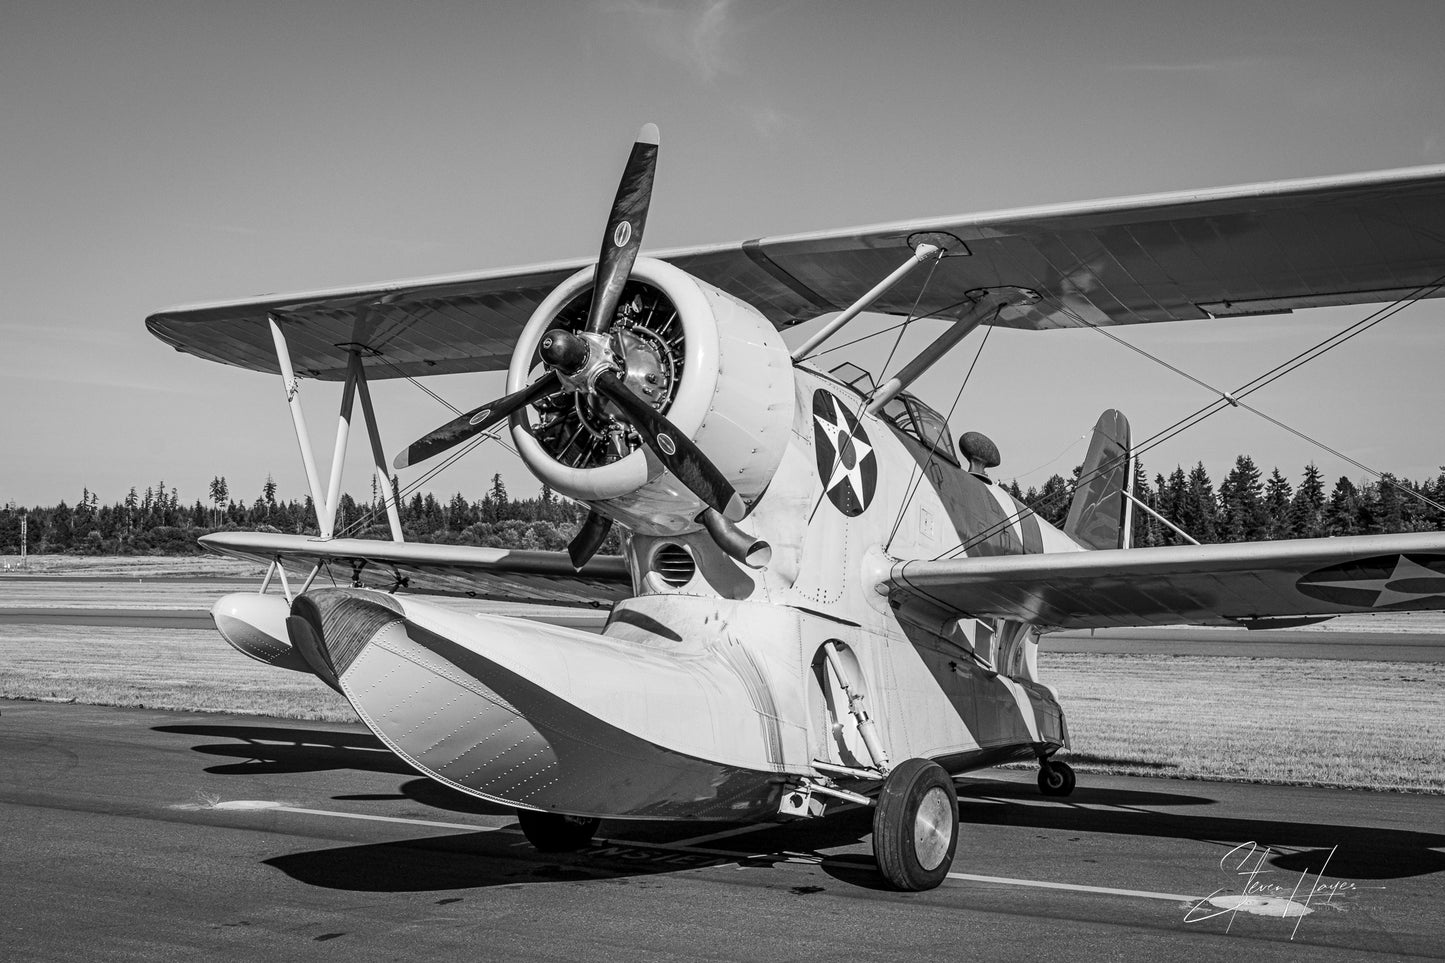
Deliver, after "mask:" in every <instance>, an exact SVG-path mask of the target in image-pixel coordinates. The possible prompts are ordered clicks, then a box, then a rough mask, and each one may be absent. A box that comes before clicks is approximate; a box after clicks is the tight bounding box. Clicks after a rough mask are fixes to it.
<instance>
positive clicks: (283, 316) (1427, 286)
mask: <svg viewBox="0 0 1445 963" xmlns="http://www.w3.org/2000/svg"><path fill="white" fill-rule="evenodd" d="M930 233H943V234H948V235H952V236H954V237H956V238H958V239H959V240H960V241H962V246H961V247H958V248H956V249H954V251H953V254H952V256H950V257H947V258H944V259H943V260H942V261H941V262H939V263H938V265H937V267H936V269H934V270H933V271H932V274H931V276H929V275H930V272H929V271H928V270H920V271H916V272H914V274H913V275H912V276H910V277H909V278H908V279H907V280H905V281H904V282H903V283H901V284H899V285H897V286H896V287H895V288H893V289H892V290H890V291H889V292H888V293H887V294H886V295H884V297H883V298H882V299H881V300H879V301H878V302H877V303H875V304H874V306H873V308H872V310H875V311H879V312H883V313H891V314H907V313H909V312H910V311H911V310H913V309H914V307H915V304H916V305H917V308H918V310H919V311H920V313H922V314H925V315H927V314H936V315H938V316H941V317H951V316H953V315H955V314H957V313H958V311H959V310H961V307H962V305H963V304H964V303H965V302H966V299H965V295H966V292H968V291H971V290H973V289H975V288H980V287H994V286H1004V285H1012V286H1019V287H1027V288H1032V289H1033V290H1035V291H1037V292H1039V293H1040V294H1041V295H1042V296H1043V300H1042V301H1041V302H1040V303H1039V304H1037V305H1034V306H1032V307H1019V308H1011V309H1006V310H1005V311H1004V312H1003V313H1002V314H1001V315H1000V316H999V318H997V319H996V320H995V322H994V323H997V324H1003V325H1007V326H1011V327H1017V328H1032V329H1041V328H1056V327H1073V326H1077V325H1078V324H1080V323H1081V321H1080V319H1081V318H1082V319H1087V320H1088V321H1089V322H1090V323H1093V324H1133V323H1140V322H1152V321H1178V320H1189V319H1202V318H1209V317H1221V316H1230V315H1241V314H1242V315H1248V314H1263V313H1277V312H1282V311H1288V310H1292V309H1294V308H1305V307H1322V306H1328V305H1339V304H1358V303H1373V302H1385V301H1394V300H1397V299H1400V298H1409V297H1437V296H1440V294H1441V293H1442V292H1441V290H1440V288H1439V287H1438V285H1439V283H1440V281H1441V278H1442V276H1445V167H1429V168H1413V169H1407V170H1397V171H1385V172H1377V173H1371V174H1356V175H1349V176H1344V177H1328V178H1316V179H1312V180H1300V181H1276V182H1272V183H1268V184H1256V185H1250V186H1244V187H1231V188H1222V189H1218V190H1210V191H1195V192H1188V193H1176V194H1158V195H1150V196H1145V197H1132V198H1125V199H1119V200H1106V201H1091V202H1086V203H1079V204H1066V205H1054V206H1049V207H1037V208H1028V209H1017V210H1010V211H1002V212H996V213H987V214H974V215H966V216H959V217H942V218H930V219H923V220H913V221H901V222H896V223H892V224H879V225H873V226H870V227H859V228H848V229H844V230H840V231H825V232H820V233H814V234H797V235H790V236H779V237H766V238H759V239H756V240H751V241H743V242H741V243H735V244H723V245H716V246H711V247H697V248H686V249H678V250H672V251H664V252H657V253H654V254H653V255H652V256H654V257H658V258H661V259H662V260H666V261H670V262H672V263H673V264H675V265H677V266H678V267H681V268H682V269H683V270H685V271H688V272H689V273H691V274H693V275H695V276H697V277H698V278H701V279H702V280H704V281H707V282H709V283H711V284H714V285H716V286H718V287H719V288H722V289H723V290H724V291H727V292H728V293H730V294H733V295H734V296H736V297H739V298H741V299H743V300H745V301H747V302H749V303H750V304H752V305H754V306H755V307H757V308H758V309H759V310H760V311H762V312H763V314H764V315H766V316H767V317H768V318H769V320H771V321H772V322H773V323H774V324H776V325H778V326H779V327H785V326H787V325H790V324H796V323H798V322H801V321H806V320H809V319H811V318H814V317H817V316H819V315H822V314H826V313H829V312H832V311H837V310H840V309H842V308H844V307H846V306H847V305H848V304H850V303H851V302H852V301H853V300H855V299H856V298H857V297H858V296H860V295H861V294H863V293H864V292H865V291H867V290H868V289H869V288H870V287H872V286H873V285H874V284H875V283H876V282H877V281H878V280H880V279H881V278H883V277H884V276H886V275H887V274H888V273H889V272H891V271H892V270H893V269H894V268H896V267H897V266H898V265H899V264H901V263H902V262H903V261H904V260H905V259H906V258H907V257H908V256H909V254H910V251H911V248H910V246H909V239H910V238H913V237H914V236H915V235H920V234H923V235H926V234H930ZM589 263H591V262H590V261H589V260H587V259H577V260H571V261H562V262H556V263H553V264H545V265H538V266H534V267H526V268H515V269H506V270H499V271H489V272H482V273H476V274H463V275H453V276H450V277H439V278H424V279H416V280H410V281H398V282H392V283H388V284H377V285H370V286H365V287H358V288H347V289H337V290H331V291H316V292H311V293H308V294H294V295H276V296H266V297H261V298H256V299H252V300H245V301H231V302H225V303H218V304H209V305H200V306H195V307H185V308H174V309H171V310H168V311H161V312H159V313H157V314H154V315H152V316H151V317H150V318H148V319H147V321H146V324H147V327H149V329H150V330H151V332H152V333H153V334H155V335H156V337H158V338H160V339H161V340H162V341H165V342H167V343H169V344H171V345H173V346H174V347H175V348H176V349H177V350H179V351H186V352H189V353H191V354H194V355H197V356H199V357H202V358H208V359H210V360H213V361H221V362H224V363H226V364H233V365H238V366H240V367H244V368H251V369H254V370H258V371H269V372H272V373H275V372H276V370H277V368H276V358H275V353H274V350H273V347H272V341H271V334H270V331H269V328H268V325H267V317H268V315H274V316H275V317H276V318H278V320H280V322H281V323H282V324H283V325H284V326H285V330H286V336H287V340H288V342H289V344H290V348H291V352H292V357H293V359H294V362H295V366H296V369H297V372H298V373H299V374H302V375H306V376H311V377H316V378H322V379H326V380H340V379H342V378H344V377H345V373H346V364H347V351H348V349H349V348H350V347H351V346H352V345H364V346H365V347H366V348H368V349H369V351H368V352H366V354H367V355H368V358H369V360H368V361H367V373H368V376H369V377H372V378H384V377H399V376H403V375H413V376H414V375H425V374H444V373H449V372H458V371H492V370H500V369H502V368H505V367H506V366H507V362H508V359H509V357H510V355H511V350H512V345H513V343H514V342H515V340H516V337H517V334H518V332H519V331H520V330H521V328H522V326H523V324H525V323H526V320H527V318H528V317H529V316H530V314H531V313H532V311H533V310H534V309H535V308H536V306H537V305H538V304H539V303H540V302H541V301H542V299H543V298H544V297H545V296H546V295H547V293H548V292H549V291H551V289H552V288H553V287H555V286H556V285H557V284H558V283H559V282H560V281H561V280H562V279H563V278H565V277H566V276H568V275H569V274H571V273H572V272H574V271H576V270H578V269H579V268H582V267H585V266H586V265H588V264H589ZM925 285H926V287H925ZM920 291H921V292H922V294H921V296H920Z"/></svg>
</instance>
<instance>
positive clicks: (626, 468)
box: [507, 258, 794, 535]
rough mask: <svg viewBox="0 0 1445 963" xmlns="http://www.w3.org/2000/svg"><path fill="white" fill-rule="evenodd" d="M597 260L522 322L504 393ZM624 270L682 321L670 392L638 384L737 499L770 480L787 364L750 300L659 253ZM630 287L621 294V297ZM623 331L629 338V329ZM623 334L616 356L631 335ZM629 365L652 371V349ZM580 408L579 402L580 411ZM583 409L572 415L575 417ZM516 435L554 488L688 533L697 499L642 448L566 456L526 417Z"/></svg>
mask: <svg viewBox="0 0 1445 963" xmlns="http://www.w3.org/2000/svg"><path fill="white" fill-rule="evenodd" d="M593 276H594V269H593V268H585V269H583V270H582V271H579V272H577V273H576V274H574V275H572V276H571V277H570V278H568V279H567V280H565V281H563V282H562V283H561V284H560V285H558V287H557V288H556V290H554V291H553V292H552V293H551V294H550V295H548V296H547V298H546V299H545V300H544V301H543V302H542V303H541V304H540V305H538V307H537V310H536V311H535V312H533V314H532V317H531V319H530V320H529V321H528V322H527V325H526V327H525V328H523V330H522V333H521V335H520V337H519V338H518V340H517V346H516V349H515V351H514V352H513V354H512V363H511V366H510V368H509V369H508V372H507V391H509V392H511V391H516V390H519V389H521V388H522V387H524V386H525V385H526V384H527V383H528V382H529V381H530V380H531V379H532V378H533V377H534V368H535V366H536V364H537V362H538V345H539V343H540V341H541V339H542V337H543V336H544V335H545V334H546V332H547V331H549V330H551V329H552V328H553V327H554V326H556V322H557V319H558V316H559V315H563V314H564V313H566V312H568V310H569V308H573V307H574V306H575V304H576V302H578V300H579V299H585V298H586V297H587V296H588V294H589V292H590V291H591V289H592V283H593ZM632 279H633V281H636V282H642V283H643V284H645V285H650V286H651V287H652V288H654V289H656V290H657V291H659V292H661V294H662V296H663V298H664V299H665V301H666V302H667V304H668V306H670V308H671V309H672V310H675V311H676V312H677V319H678V321H680V324H681V346H680V348H679V349H678V354H679V355H680V357H678V358H675V359H669V360H671V361H673V362H675V364H674V365H673V367H675V368H676V370H677V371H678V372H679V373H678V375H677V383H676V384H675V385H671V384H669V385H667V386H666V387H667V389H668V390H667V391H666V392H665V395H666V397H658V398H654V397H650V396H647V395H646V389H645V388H644V389H642V390H638V388H637V387H634V390H635V391H637V392H638V394H639V396H640V397H645V400H647V401H649V403H653V404H661V406H662V407H661V411H662V412H663V414H665V415H666V416H667V418H668V420H670V421H671V422H672V424H673V425H674V427H676V428H677V430H678V431H680V432H683V433H684V434H686V435H688V436H689V437H690V438H692V440H693V441H694V442H695V443H696V444H697V446H698V447H699V448H700V449H702V451H703V452H704V453H705V454H706V455H707V456H708V458H710V459H711V460H712V461H713V463H714V464H715V465H717V467H718V468H719V470H721V471H722V473H723V475H724V476H725V477H727V479H728V481H729V482H730V483H731V484H732V485H733V487H734V488H736V489H737V491H738V493H739V494H740V495H742V497H743V498H744V500H747V501H751V500H753V499H755V498H756V497H757V496H758V495H760V494H761V493H762V491H763V490H764V489H765V488H766V487H767V485H768V482H769V481H770V480H771V479H772V476H773V472H774V471H775V470H776V469H777V466H778V462H779V461H780V460H781V459H782V455H783V449H784V447H785V446H786V444H787V439H788V434H789V432H790V431H791V430H792V424H793V405H794V392H793V377H792V361H791V359H790V358H789V356H788V349H787V346H786V345H785V344H784V343H783V339H782V337H781V336H779V334H778V332H777V331H776V330H775V329H774V328H773V326H772V324H771V323H770V322H769V321H768V320H767V319H766V318H764V317H763V316H762V315H761V314H759V313H758V312H757V311H756V310H754V309H753V308H752V307H751V306H750V305H748V304H746V303H744V302H743V301H740V300H738V299H737V298H734V297H733V296H732V295H730V294H727V293H725V292H723V291H721V290H719V289H717V288H715V287H713V286H712V285H710V284H707V283H706V282H704V281H700V280H698V279H697V278H694V277H692V276H691V275H689V274H687V273H686V272H685V271H682V270H681V269H679V268H676V267H673V266H672V265H670V264H667V263H665V262H663V261H658V260H654V259H652V258H638V259H637V263H636V264H635V265H634V266H633V269H632ZM626 300H627V295H626V294H624V303H625V302H626ZM628 338H630V336H628ZM628 338H624V339H623V340H624V344H623V345H622V347H623V351H624V353H625V352H626V351H628V350H634V351H635V350H636V349H635V347H633V348H632V349H629V348H628V345H635V343H636V342H635V339H632V340H629V339H628ZM619 357H620V359H621V360H622V361H623V362H624V364H628V370H629V379H628V380H629V386H630V387H632V385H631V384H630V382H631V381H633V380H637V379H636V378H635V377H634V374H635V372H634V369H640V370H643V371H645V372H647V375H646V377H647V379H648V381H651V380H652V379H653V377H654V375H653V373H652V368H653V367H655V365H654V362H655V361H656V358H655V357H642V358H636V359H634V360H633V361H632V362H631V363H629V361H628V359H627V358H626V357H622V356H621V355H619ZM579 410H580V409H579ZM579 417H580V415H579ZM512 437H513V439H514V441H515V443H516V445H517V450H518V451H519V452H520V453H521V455H522V458H523V460H524V461H525V462H526V463H527V467H528V468H529V469H531V471H532V472H533V473H534V474H535V475H536V476H537V477H538V478H539V479H540V480H541V481H543V482H544V483H546V484H547V485H548V486H550V487H551V488H553V489H554V490H556V491H558V492H561V493H562V494H564V495H567V496H568V497H570V498H575V499H578V500H580V501H585V502H588V503H590V504H591V505H592V506H593V507H594V508H596V509H597V511H599V512H601V513H602V514H604V515H607V516H609V517H611V518H613V519H615V520H617V521H618V522H621V523H622V524H624V525H626V526H627V527H629V528H631V529H632V530H633V531H636V532H638V533H640V534H644V535H668V534H677V533H680V532H686V531H693V530H696V529H697V528H698V527H699V525H698V523H697V522H696V521H695V519H696V517H697V515H698V513H699V512H701V511H702V509H703V507H704V506H703V504H702V502H701V501H700V500H699V499H698V498H697V497H696V496H695V495H693V494H692V493H691V492H690V491H688V490H687V489H686V488H685V487H683V485H682V483H681V482H680V481H678V479H677V478H676V477H675V476H673V475H672V473H671V472H669V471H667V470H666V468H664V466H663V464H662V462H661V461H660V460H659V459H658V458H657V456H656V455H655V454H654V453H653V452H652V450H651V449H650V448H648V447H647V446H646V445H642V446H641V447H638V448H636V449H635V450H632V451H631V452H630V453H628V454H626V455H623V456H621V457H618V458H616V460H612V461H610V462H603V461H600V460H599V461H597V462H595V463H585V464H575V465H572V464H566V463H564V462H563V461H561V460H559V459H558V458H557V457H555V456H554V454H553V452H552V451H549V450H548V447H547V446H546V445H544V444H543V442H542V441H541V440H539V438H538V437H537V436H536V435H535V433H534V429H533V426H532V424H531V422H529V421H526V420H525V415H524V416H523V418H514V419H513V422H512Z"/></svg>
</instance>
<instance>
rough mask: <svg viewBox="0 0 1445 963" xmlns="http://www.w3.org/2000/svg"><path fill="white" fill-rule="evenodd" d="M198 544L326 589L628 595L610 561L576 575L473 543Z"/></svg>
mask: <svg viewBox="0 0 1445 963" xmlns="http://www.w3.org/2000/svg"><path fill="white" fill-rule="evenodd" d="M201 544H202V545H204V546H206V548H208V549H210V550H211V551H213V552H218V553H220V554H222V555H230V556H233V557H235V558H246V559H252V560H254V561H258V562H279V563H281V564H282V565H283V566H286V567H288V568H291V569H293V570H294V569H297V568H304V569H305V570H306V571H307V572H310V571H312V570H316V573H317V579H318V580H320V581H321V582H322V584H326V585H332V584H340V585H365V586H368V587H371V588H379V589H383V590H386V591H392V590H395V589H405V590H407V591H411V592H419V593H432V594H442V595H465V596H469V597H472V598H481V599H496V600H500V601H509V602H542V603H552V604H557V605H565V604H573V605H576V604H588V603H593V602H608V603H610V602H615V601H617V600H618V599H621V598H625V597H626V596H628V595H631V594H632V577H631V575H630V574H629V573H628V571H627V566H626V564H625V563H624V562H623V560H622V558H620V557H618V556H615V555H601V556H597V557H595V558H593V559H592V560H591V561H590V562H588V563H587V564H586V565H584V566H583V567H582V570H581V571H577V570H576V569H574V568H573V567H572V562H571V560H570V559H569V558H568V557H567V553H566V552H536V551H523V550H514V549H506V548H481V547H478V546H474V545H432V544H427V543H424V542H383V541H378V540H375V539H362V538H333V539H328V540H322V539H319V538H315V537H313V536H309V535H273V534H268V533H265V532H217V533H216V534H213V535H205V536H202V538H201Z"/></svg>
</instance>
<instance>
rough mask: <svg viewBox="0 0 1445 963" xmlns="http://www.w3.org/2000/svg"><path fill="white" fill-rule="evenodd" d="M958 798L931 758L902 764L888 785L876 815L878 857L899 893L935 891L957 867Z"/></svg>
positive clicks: (947, 777)
mask: <svg viewBox="0 0 1445 963" xmlns="http://www.w3.org/2000/svg"><path fill="white" fill-rule="evenodd" d="M957 840H958V793H957V792H955V791H954V788H953V779H952V778H951V777H950V776H949V775H948V773H947V772H945V771H944V769H943V767H942V766H940V765H939V764H938V763H936V762H932V761H930V760H928V759H909V760H907V761H905V762H902V763H900V764H899V765H898V766H897V767H896V768H895V769H894V770H893V771H892V772H891V773H889V774H888V778H887V779H886V780H884V782H883V790H882V792H881V793H880V794H879V796H878V808H877V809H875V810H874V812H873V855H874V857H875V858H876V859H877V860H878V870H879V872H881V873H882V874H883V878H884V879H886V880H888V882H889V884H891V885H892V886H894V887H895V888H897V889H901V890H909V891H917V890H924V889H933V888H934V887H935V886H937V885H938V884H939V883H941V882H943V880H944V878H945V877H946V876H947V875H948V870H949V867H951V866H952V865H953V847H954V844H955V843H956V842H957Z"/></svg>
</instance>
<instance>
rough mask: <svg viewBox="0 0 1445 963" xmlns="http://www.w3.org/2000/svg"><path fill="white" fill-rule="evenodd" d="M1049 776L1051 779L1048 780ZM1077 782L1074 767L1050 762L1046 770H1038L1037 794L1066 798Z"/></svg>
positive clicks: (1064, 763) (1065, 763)
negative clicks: (1051, 776)
mask: <svg viewBox="0 0 1445 963" xmlns="http://www.w3.org/2000/svg"><path fill="white" fill-rule="evenodd" d="M1051 774H1052V775H1053V776H1054V778H1053V779H1050V778H1049V776H1050V775H1051ZM1077 781H1078V780H1077V777H1075V776H1074V767H1073V766H1071V765H1069V764H1068V763H1067V762H1050V763H1049V768H1048V769H1040V770H1039V792H1041V793H1043V794H1044V795H1045V796H1067V795H1069V794H1070V793H1071V792H1073V791H1074V784H1075V783H1076V782H1077Z"/></svg>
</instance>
